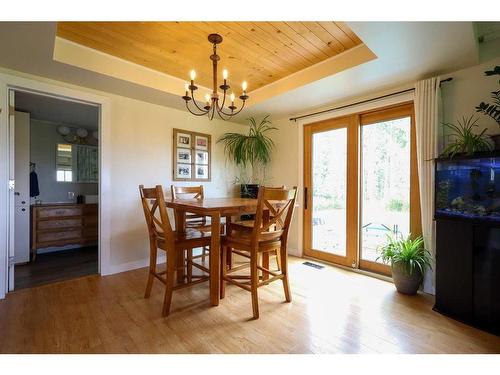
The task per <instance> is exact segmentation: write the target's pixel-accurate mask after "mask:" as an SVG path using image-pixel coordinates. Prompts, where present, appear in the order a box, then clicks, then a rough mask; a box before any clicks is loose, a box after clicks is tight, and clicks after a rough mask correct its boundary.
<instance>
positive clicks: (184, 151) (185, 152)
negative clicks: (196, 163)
mask: <svg viewBox="0 0 500 375" xmlns="http://www.w3.org/2000/svg"><path fill="white" fill-rule="evenodd" d="M177 163H189V164H191V150H190V149H189V148H178V149H177Z"/></svg>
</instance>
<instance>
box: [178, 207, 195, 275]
mask: <svg viewBox="0 0 500 375" xmlns="http://www.w3.org/2000/svg"><path fill="white" fill-rule="evenodd" d="M174 216H175V230H176V231H177V232H178V233H185V232H186V212H184V211H179V210H175V215H174ZM188 251H192V250H188ZM176 258H177V284H183V283H184V275H185V271H184V264H185V259H186V251H185V250H182V252H180V253H179V254H178V256H177V257H176Z"/></svg>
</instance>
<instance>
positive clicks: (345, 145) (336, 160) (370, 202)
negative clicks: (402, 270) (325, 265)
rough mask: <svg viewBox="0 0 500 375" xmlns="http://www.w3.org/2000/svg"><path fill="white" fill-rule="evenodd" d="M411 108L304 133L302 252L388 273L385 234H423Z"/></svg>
mask: <svg viewBox="0 0 500 375" xmlns="http://www.w3.org/2000/svg"><path fill="white" fill-rule="evenodd" d="M413 123H414V121H413V106H412V104H405V105H400V106H396V107H391V108H386V109H381V110H377V111H371V112H367V113H360V114H355V115H351V116H348V117H343V118H339V119H332V120H328V121H322V122H318V123H314V124H309V125H306V126H305V128H304V152H305V153H304V171H305V173H304V186H305V210H304V253H305V255H307V256H311V257H315V258H318V259H321V260H326V261H330V262H334V263H337V264H340V265H344V266H349V267H353V268H360V269H364V270H368V271H373V272H378V273H382V274H389V273H390V270H389V267H388V266H386V265H384V264H382V263H381V262H380V260H379V259H378V250H377V249H378V247H379V246H380V245H382V244H383V243H385V241H386V240H387V236H391V235H396V236H406V235H408V234H409V233H413V234H419V233H420V220H419V201H418V183H417V180H418V179H417V176H416V159H415V137H414V126H413Z"/></svg>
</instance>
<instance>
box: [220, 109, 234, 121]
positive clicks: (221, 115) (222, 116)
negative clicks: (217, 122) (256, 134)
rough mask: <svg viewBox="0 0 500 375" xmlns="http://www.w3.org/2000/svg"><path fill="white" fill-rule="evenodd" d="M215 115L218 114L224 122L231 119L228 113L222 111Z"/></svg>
mask: <svg viewBox="0 0 500 375" xmlns="http://www.w3.org/2000/svg"><path fill="white" fill-rule="evenodd" d="M217 113H218V115H219V117H220V118H221V119H223V120H224V121H227V120H231V117H233V115H230V114H228V113H224V112H222V111H217Z"/></svg>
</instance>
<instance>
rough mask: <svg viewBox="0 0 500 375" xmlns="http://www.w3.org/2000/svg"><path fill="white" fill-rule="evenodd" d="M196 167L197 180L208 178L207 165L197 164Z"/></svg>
mask: <svg viewBox="0 0 500 375" xmlns="http://www.w3.org/2000/svg"><path fill="white" fill-rule="evenodd" d="M195 169H196V176H195V177H196V179H198V180H208V165H197V166H196V167H195Z"/></svg>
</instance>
